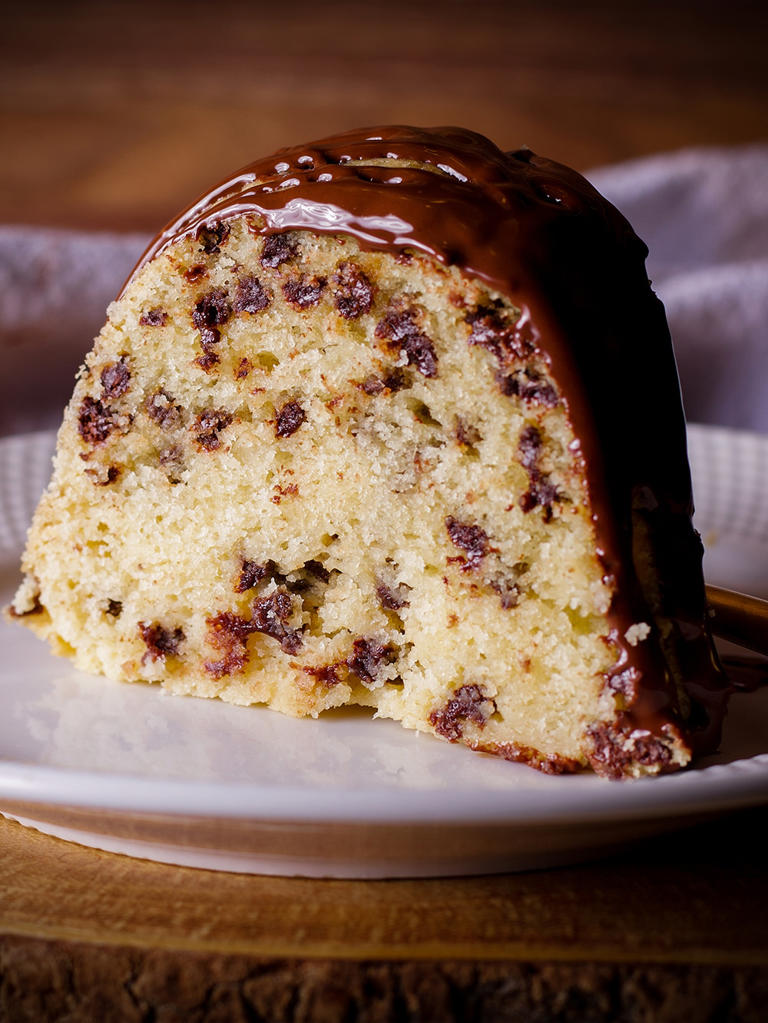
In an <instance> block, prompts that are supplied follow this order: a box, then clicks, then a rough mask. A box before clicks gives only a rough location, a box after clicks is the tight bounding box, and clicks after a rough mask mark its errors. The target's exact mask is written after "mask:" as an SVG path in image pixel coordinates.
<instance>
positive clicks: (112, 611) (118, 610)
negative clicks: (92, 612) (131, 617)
mask: <svg viewBox="0 0 768 1023" xmlns="http://www.w3.org/2000/svg"><path fill="white" fill-rule="evenodd" d="M122 613H123V604H122V601H120V600H112V599H111V598H110V599H109V600H108V601H107V606H106V608H105V609H104V614H105V615H109V616H110V617H111V618H119V617H120V615H121V614H122Z"/></svg>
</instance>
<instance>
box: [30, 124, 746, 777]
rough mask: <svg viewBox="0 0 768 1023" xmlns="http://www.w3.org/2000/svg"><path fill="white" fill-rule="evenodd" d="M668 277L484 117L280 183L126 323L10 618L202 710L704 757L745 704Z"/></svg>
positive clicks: (582, 190) (301, 151) (96, 358)
mask: <svg viewBox="0 0 768 1023" xmlns="http://www.w3.org/2000/svg"><path fill="white" fill-rule="evenodd" d="M645 255H646V250H645V248H644V246H643V245H642V243H641V242H640V241H639V240H638V239H637V238H636V237H635V235H634V234H633V232H632V230H631V228H630V227H629V225H628V224H627V223H626V221H625V220H624V219H623V218H622V217H621V216H620V214H619V213H618V212H617V211H616V210H615V209H613V208H612V207H611V206H610V205H609V204H608V203H607V202H606V201H605V200H604V199H602V198H601V197H600V196H599V195H598V194H597V193H596V192H595V191H594V190H593V189H592V188H591V187H590V186H589V185H588V184H587V182H586V181H584V179H583V178H581V177H580V176H579V175H578V174H576V173H575V172H573V171H571V170H568V169H567V168H565V167H563V166H561V165H558V164H556V163H553V162H552V161H549V160H546V159H542V158H540V157H538V156H536V155H534V154H533V153H532V152H531V151H530V150H527V149H524V150H520V151H518V152H513V153H504V152H501V151H500V150H499V149H497V148H496V147H495V146H494V145H493V144H492V143H490V142H489V141H488V140H487V139H484V138H483V137H481V136H479V135H476V134H474V133H472V132H469V131H464V130H461V129H456V128H449V129H435V130H425V129H414V128H403V127H394V128H391V127H390V128H384V129H375V130H367V131H359V132H352V133H348V134H346V135H342V136H339V137H337V138H332V139H326V140H323V141H321V142H317V143H314V144H311V145H307V146H301V147H297V148H294V149H286V150H283V151H281V152H280V153H278V154H277V155H276V156H274V157H271V158H268V159H265V160H261V161H258V162H257V163H255V164H253V165H251V166H250V167H248V168H246V169H245V170H244V171H242V172H240V173H238V174H237V175H235V176H234V177H232V178H231V179H229V180H228V181H226V182H224V183H223V184H222V185H220V186H218V187H217V188H216V189H214V190H213V191H211V192H210V193H209V194H207V195H206V196H204V197H203V198H202V199H200V200H199V201H198V202H196V203H195V204H194V205H193V206H191V207H190V208H189V209H188V210H187V211H186V212H185V213H183V214H182V215H181V216H180V217H179V218H178V220H177V221H176V222H175V223H173V224H172V225H171V226H170V227H169V228H168V229H166V231H164V232H163V233H162V234H161V235H160V236H159V237H158V238H157V239H156V241H155V242H154V243H153V244H152V246H151V247H150V249H149V250H148V252H147V253H146V254H145V256H144V258H143V260H142V262H141V263H140V265H139V267H138V268H137V269H136V271H135V272H134V273H133V275H132V277H131V279H130V280H129V282H128V283H127V285H126V286H125V288H124V290H123V293H122V295H121V296H120V297H119V298H118V300H117V301H116V302H115V303H114V304H113V305H111V306H110V308H109V312H108V320H107V323H106V325H105V326H104V328H103V330H102V331H101V333H100V334H99V336H98V337H97V339H96V342H95V345H94V347H93V350H92V351H91V352H90V353H89V355H88V356H87V358H86V361H85V365H84V367H83V368H82V370H81V372H80V375H79V378H78V381H77V385H76V387H75V391H74V395H73V397H72V400H71V402H70V404H69V406H68V408H67V410H66V413H65V417H64V423H63V425H62V427H61V431H60V433H59V439H58V450H57V455H56V461H55V471H54V476H53V480H52V482H51V484H50V487H49V489H48V491H47V493H46V494H45V496H44V497H43V499H42V501H41V503H40V506H39V508H38V510H37V513H36V515H35V519H34V522H33V525H32V527H31V530H30V534H29V541H28V546H27V550H26V553H25V554H24V562H23V568H24V571H25V573H26V577H25V581H24V582H23V584H22V585H21V588H20V589H19V591H18V594H17V596H16V598H15V602H14V605H13V608H12V611H11V613H12V614H13V615H14V616H15V617H16V618H18V620H20V621H22V622H23V623H24V624H26V625H28V626H29V627H30V628H32V629H33V630H34V631H35V632H37V633H38V634H39V635H40V636H43V637H45V638H46V639H48V640H49V641H50V643H51V644H52V646H53V649H54V650H55V651H56V652H57V653H60V654H63V655H66V656H68V657H71V658H72V659H73V660H74V661H75V663H76V664H77V665H78V666H79V667H80V668H83V669H85V670H87V671H91V672H97V673H101V674H103V675H106V676H108V677H110V678H112V679H121V680H125V681H146V682H160V683H162V685H163V686H164V687H165V688H166V689H168V690H169V691H171V692H173V693H179V694H195V695H197V696H206V697H219V698H221V699H223V700H227V701H231V702H233V703H238V704H266V705H267V706H269V707H271V708H273V709H275V710H278V711H282V712H284V713H287V714H293V715H312V716H317V715H318V714H320V713H322V712H323V711H326V710H328V709H330V708H334V707H341V706H344V705H348V704H357V705H363V706H366V707H371V708H374V709H375V711H376V714H377V715H378V716H380V717H387V718H394V719H396V720H398V721H401V722H402V723H403V724H404V725H406V726H407V727H409V728H415V729H418V730H420V731H422V732H428V733H431V734H432V735H434V736H437V737H440V738H441V739H444V740H448V741H449V742H455V743H463V744H464V745H466V746H469V747H471V748H472V749H475V750H480V751H484V752H486V753H490V754H496V755H498V756H501V757H504V758H507V759H509V760H514V761H523V762H525V763H528V764H531V765H533V766H534V767H537V768H539V769H541V770H543V771H547V772H564V771H573V770H577V769H580V768H583V767H589V766H591V767H592V768H593V769H594V770H595V771H597V772H599V773H601V774H604V775H607V776H610V777H621V776H637V775H643V774H654V773H658V772H662V771H668V770H673V769H676V768H679V767H682V766H684V765H685V764H686V763H688V762H689V760H690V759H691V756H692V754H693V753H694V752H696V751H697V750H707V749H711V748H712V747H713V746H714V745H715V744H716V742H717V732H718V726H719V720H720V717H721V714H722V707H723V704H724V699H725V694H726V691H727V687H726V684H725V681H724V679H723V677H722V674H721V673H720V670H719V668H718V666H717V664H716V662H715V660H714V658H713V654H712V647H711V642H710V640H709V637H708V634H707V630H706V625H705V607H704V596H703V584H702V576H701V548H700V544H699V541H698V538H697V536H696V534H695V533H694V531H693V529H692V526H691V521H690V514H691V493H690V477H689V472H688V466H687V460H686V451H685V428H684V420H683V416H682V410H681V405H680V397H679V392H678V387H677V378H676V372H675V366H674V360H673V356H672V351H671V345H670V340H669V335H668V332H667V328H666V323H665V319H664V313H663V310H662V307H661V305H660V304H659V302H658V301H657V300H656V298H655V297H654V296H653V293H652V292H651V290H650V287H649V284H648V281H647V278H646V275H645V269H644V258H645ZM373 729H375V726H372V733H371V738H372V741H375V732H374V731H373Z"/></svg>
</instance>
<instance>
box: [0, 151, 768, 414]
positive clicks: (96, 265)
mask: <svg viewBox="0 0 768 1023" xmlns="http://www.w3.org/2000/svg"><path fill="white" fill-rule="evenodd" d="M588 177H589V178H590V179H591V180H592V181H593V183H594V184H595V185H596V186H597V188H598V189H599V190H600V191H601V192H603V194H604V195H606V196H607V197H608V198H609V199H610V200H611V201H612V202H614V203H615V204H616V205H617V206H618V207H619V209H620V210H622V212H623V213H624V214H625V215H626V216H627V218H628V219H629V220H630V222H631V223H632V225H633V226H634V228H635V230H636V231H637V233H638V234H639V235H640V237H641V238H643V239H644V240H645V241H646V242H647V244H648V246H649V249H650V257H649V260H648V271H649V276H650V277H651V279H652V280H653V285H654V288H655V289H656V291H657V293H658V294H659V296H660V297H661V298H662V300H663V301H664V303H665V305H666V307H667V313H668V316H669V321H670V327H671V330H672V337H673V340H674V342H675V350H676V352H677V358H678V364H679V368H680V377H681V381H682V387H683V395H684V399H685V404H686V411H687V413H688V417H689V419H691V420H694V421H697V422H702V423H720V424H722V425H726V426H733V427H740V428H742V429H752V430H759V431H762V432H765V433H768V145H764V146H750V147H744V148H737V149H697V150H686V151H683V152H679V153H672V154H663V155H660V156H654V157H650V158H647V159H641V160H634V161H632V162H630V163H625V164H620V165H617V166H613V167H606V168H602V169H599V170H595V171H593V172H592V173H590V174H589V175H588ZM147 241H148V239H147V238H146V237H144V236H141V235H110V234H86V233H82V232H65V231H53V230H47V229H43V228H25V227H2V228H0V356H1V357H2V365H3V372H2V374H1V375H0V434H5V433H21V432H24V431H27V430H33V429H41V428H43V427H46V426H53V425H55V424H56V423H57V422H58V420H59V417H60V414H61V408H62V406H63V404H64V403H65V401H66V400H67V398H68V396H69V392H70V390H71V387H72V378H73V376H74V373H75V371H76V369H77V366H78V365H79V364H80V362H81V361H82V357H83V355H84V353H85V352H86V351H87V350H88V349H89V348H90V344H91V339H92V338H93V336H94V335H95V334H96V333H97V332H98V330H99V328H100V326H101V324H102V322H103V320H104V310H105V308H106V306H107V304H108V303H109V302H110V301H111V300H112V299H113V298H114V296H115V294H116V293H117V291H118V290H119V289H120V286H121V284H122V282H123V281H124V280H125V278H126V276H127V275H128V273H129V272H130V270H131V267H132V266H133V264H134V263H135V262H136V260H137V259H138V257H139V256H140V254H141V252H142V250H143V248H144V246H145V245H146V243H147Z"/></svg>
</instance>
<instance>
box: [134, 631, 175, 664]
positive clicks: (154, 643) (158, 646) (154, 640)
mask: <svg viewBox="0 0 768 1023" xmlns="http://www.w3.org/2000/svg"><path fill="white" fill-rule="evenodd" d="M139 633H140V634H141V638H142V639H143V640H144V643H145V644H146V647H147V652H146V653H145V654H144V657H143V658H142V663H146V662H147V661H148V660H150V661H159V660H165V658H166V657H167V656H169V655H173V654H177V653H178V651H179V645H180V644H181V643H182V642H183V641H184V631H183V630H182V629H178V628H177V629H173V630H171V629H166V628H165V626H164V625H158V624H157V623H155V624H153V625H147V624H146V623H145V622H139Z"/></svg>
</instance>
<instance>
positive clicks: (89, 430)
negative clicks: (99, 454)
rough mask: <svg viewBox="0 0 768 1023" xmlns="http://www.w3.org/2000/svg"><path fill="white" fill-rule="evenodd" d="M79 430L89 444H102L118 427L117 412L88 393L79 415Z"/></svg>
mask: <svg viewBox="0 0 768 1023" xmlns="http://www.w3.org/2000/svg"><path fill="white" fill-rule="evenodd" d="M77 422H78V431H79V433H80V436H81V437H82V438H83V440H84V441H85V442H86V443H88V444H101V443H103V442H104V441H105V440H106V439H107V437H108V436H109V435H110V433H112V431H113V430H114V429H115V428H116V426H117V423H116V422H115V412H114V409H111V408H110V407H109V406H108V405H102V403H101V402H100V401H97V400H96V399H95V398H92V397H91V396H90V395H86V397H85V398H83V401H82V403H81V405H80V411H79V412H78V417H77Z"/></svg>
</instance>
